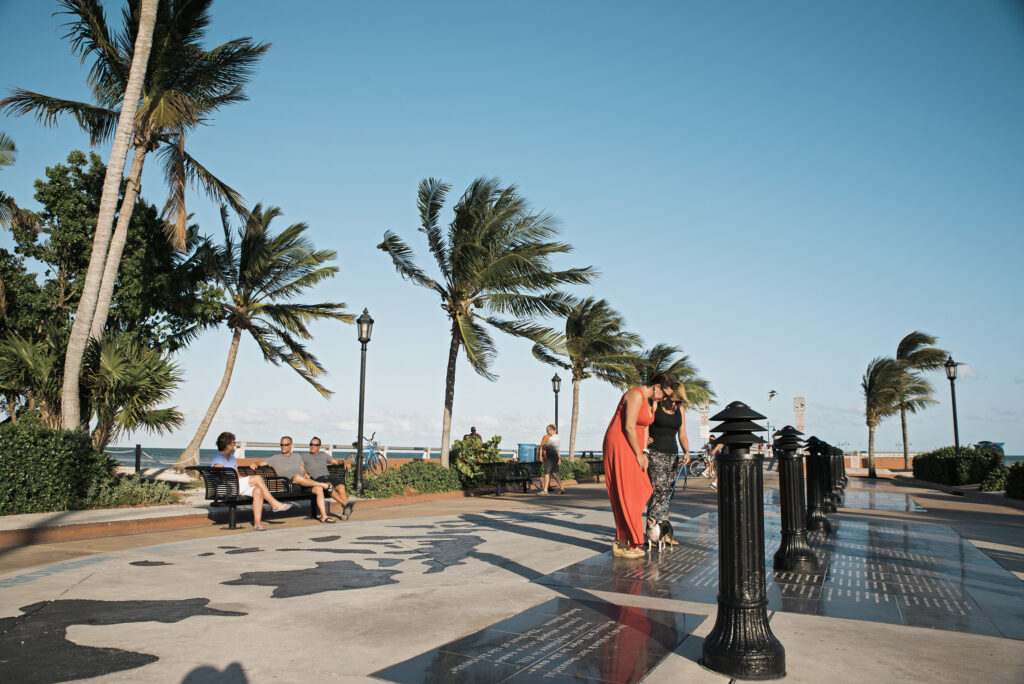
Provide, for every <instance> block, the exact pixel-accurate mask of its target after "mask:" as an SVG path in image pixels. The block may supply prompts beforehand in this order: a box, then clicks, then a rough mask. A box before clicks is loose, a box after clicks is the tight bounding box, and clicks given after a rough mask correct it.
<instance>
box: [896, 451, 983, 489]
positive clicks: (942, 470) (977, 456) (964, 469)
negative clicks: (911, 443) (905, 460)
mask: <svg viewBox="0 0 1024 684" xmlns="http://www.w3.org/2000/svg"><path fill="white" fill-rule="evenodd" d="M1002 467H1003V457H1002V454H1000V453H999V452H998V451H993V450H991V449H975V448H974V447H969V446H964V447H960V451H959V453H957V450H956V448H955V447H942V448H941V449H935V450H934V451H929V452H927V453H924V454H920V455H918V456H915V457H914V477H916V478H917V479H919V480H925V481H927V482H935V483H937V484H944V485H965V484H977V483H979V482H985V481H986V479H987V478H988V477H989V474H990V473H991V472H993V471H995V470H999V469H1000V468H1002Z"/></svg>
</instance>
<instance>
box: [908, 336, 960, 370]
mask: <svg viewBox="0 0 1024 684" xmlns="http://www.w3.org/2000/svg"><path fill="white" fill-rule="evenodd" d="M937 339H938V338H936V337H934V336H933V335H929V334H927V333H923V332H921V331H919V330H915V331H914V332H912V333H910V334H909V335H907V336H906V337H904V338H903V339H902V340H900V343H899V345H898V346H897V348H896V360H897V361H901V362H903V364H904V365H906V366H907V368H909V369H910V370H912V371H925V370H938V369H939V368H942V365H943V363H944V362H945V361H946V356H947V353H948V352H946V351H945V350H944V349H939V348H938V347H932V346H930V345H933V344H935V342H936V340H937Z"/></svg>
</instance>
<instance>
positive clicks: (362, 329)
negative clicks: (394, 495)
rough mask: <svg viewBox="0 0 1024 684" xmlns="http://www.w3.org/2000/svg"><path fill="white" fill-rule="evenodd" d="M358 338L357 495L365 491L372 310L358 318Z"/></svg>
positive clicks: (364, 310) (364, 312)
mask: <svg viewBox="0 0 1024 684" xmlns="http://www.w3.org/2000/svg"><path fill="white" fill-rule="evenodd" d="M356 334H357V337H356V339H357V340H359V344H360V345H362V355H361V356H362V358H361V359H360V362H359V440H358V442H359V446H358V448H357V449H356V481H355V485H356V486H355V489H356V495H361V494H362V493H363V408H364V406H365V404H366V344H367V343H368V342H369V341H370V336H371V335H372V334H373V319H372V318H370V312H369V311H367V310H366V309H363V313H361V314H360V315H359V318H357V319H356Z"/></svg>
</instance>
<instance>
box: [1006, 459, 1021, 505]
mask: <svg viewBox="0 0 1024 684" xmlns="http://www.w3.org/2000/svg"><path fill="white" fill-rule="evenodd" d="M1006 496H1009V497H1011V498H1013V499H1024V463H1014V464H1013V465H1012V466H1010V467H1009V468H1007V469H1006Z"/></svg>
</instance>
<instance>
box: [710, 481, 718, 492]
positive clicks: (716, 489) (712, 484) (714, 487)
mask: <svg viewBox="0 0 1024 684" xmlns="http://www.w3.org/2000/svg"><path fill="white" fill-rule="evenodd" d="M711 488H712V489H714V490H715V491H716V492H717V491H718V485H716V484H715V483H714V482H712V483H711Z"/></svg>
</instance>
